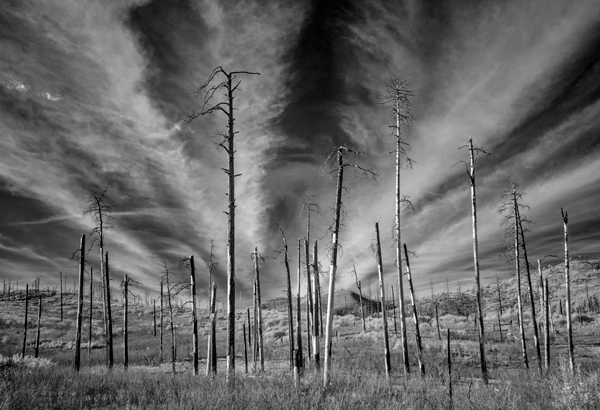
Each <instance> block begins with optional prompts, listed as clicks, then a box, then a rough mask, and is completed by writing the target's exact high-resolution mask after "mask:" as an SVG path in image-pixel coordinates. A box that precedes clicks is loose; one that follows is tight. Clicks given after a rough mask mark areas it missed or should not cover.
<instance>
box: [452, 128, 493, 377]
mask: <svg viewBox="0 0 600 410" xmlns="http://www.w3.org/2000/svg"><path fill="white" fill-rule="evenodd" d="M461 148H468V149H469V159H470V167H469V165H467V162H466V161H459V162H457V164H458V163H463V164H464V165H465V170H466V172H467V175H468V176H469V182H470V185H471V220H472V227H473V267H474V269H475V290H476V292H477V327H478V330H479V357H480V362H481V376H482V379H483V383H484V384H486V385H487V384H488V371H487V363H486V360H485V328H484V324H483V307H482V303H483V296H482V294H481V279H480V274H479V243H478V241H477V201H476V198H477V197H476V195H475V165H476V164H477V159H479V157H481V156H484V155H485V156H491V157H493V155H492V154H490V153H488V152H486V151H484V150H483V149H481V148H477V147H474V146H473V139H472V138H471V137H469V144H468V145H463V146H461V147H459V149H461ZM455 165H456V164H455Z"/></svg>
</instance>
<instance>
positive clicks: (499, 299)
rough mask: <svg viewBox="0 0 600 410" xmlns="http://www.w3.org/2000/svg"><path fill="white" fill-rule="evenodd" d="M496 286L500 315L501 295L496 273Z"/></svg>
mask: <svg viewBox="0 0 600 410" xmlns="http://www.w3.org/2000/svg"><path fill="white" fill-rule="evenodd" d="M496 288H497V289H498V305H499V309H500V312H499V313H500V316H502V295H501V294H500V281H499V279H498V275H496Z"/></svg>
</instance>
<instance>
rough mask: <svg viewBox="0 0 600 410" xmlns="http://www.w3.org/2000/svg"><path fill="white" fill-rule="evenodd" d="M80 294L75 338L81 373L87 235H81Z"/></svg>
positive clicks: (77, 368) (76, 358)
mask: <svg viewBox="0 0 600 410" xmlns="http://www.w3.org/2000/svg"><path fill="white" fill-rule="evenodd" d="M79 252H80V254H79V293H78V295H77V329H76V337H75V361H74V366H75V370H76V371H79V366H80V362H81V325H82V323H83V319H82V314H81V313H82V311H83V274H84V271H85V235H81V245H80V247H79Z"/></svg>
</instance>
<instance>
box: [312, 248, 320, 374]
mask: <svg viewBox="0 0 600 410" xmlns="http://www.w3.org/2000/svg"><path fill="white" fill-rule="evenodd" d="M312 278H313V334H312V336H313V354H314V357H315V372H318V371H319V370H320V368H321V352H320V351H319V349H320V346H319V303H318V302H319V292H318V289H319V261H318V258H317V241H315V244H314V246H313V269H312Z"/></svg>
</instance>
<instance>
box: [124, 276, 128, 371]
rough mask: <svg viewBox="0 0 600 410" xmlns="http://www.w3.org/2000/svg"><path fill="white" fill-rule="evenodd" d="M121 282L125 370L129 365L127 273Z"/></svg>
mask: <svg viewBox="0 0 600 410" xmlns="http://www.w3.org/2000/svg"><path fill="white" fill-rule="evenodd" d="M123 284H124V293H123V367H124V368H125V370H127V367H129V327H128V326H129V322H128V320H127V319H128V317H127V310H128V309H127V308H128V307H129V303H128V302H129V294H128V293H129V289H128V287H129V278H128V277H127V275H125V280H124V281H123Z"/></svg>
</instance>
